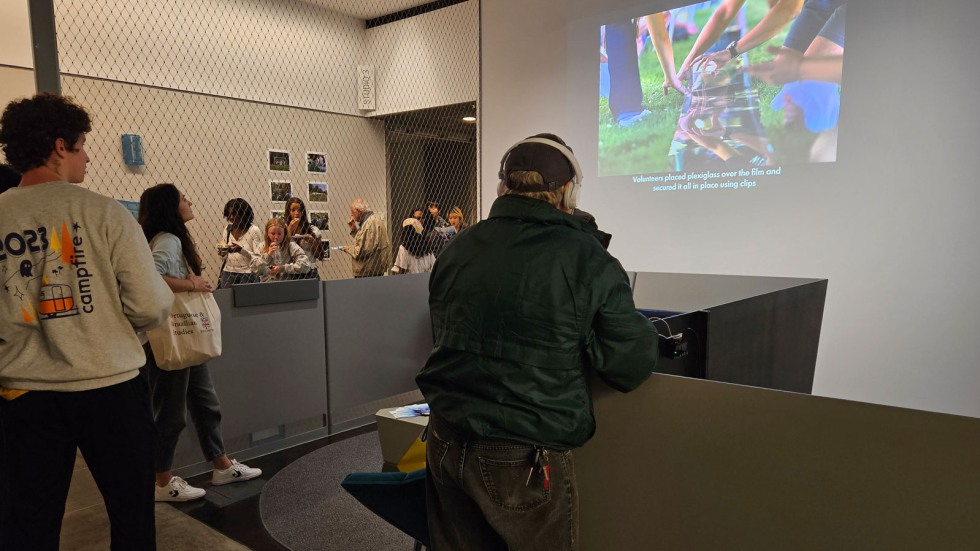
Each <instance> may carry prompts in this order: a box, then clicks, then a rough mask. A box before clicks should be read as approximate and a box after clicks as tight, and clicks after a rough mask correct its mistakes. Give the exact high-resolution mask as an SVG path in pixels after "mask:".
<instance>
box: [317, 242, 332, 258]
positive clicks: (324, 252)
mask: <svg viewBox="0 0 980 551" xmlns="http://www.w3.org/2000/svg"><path fill="white" fill-rule="evenodd" d="M320 242H321V243H322V246H321V247H320V258H319V259H318V260H330V240H329V239H321V240H320Z"/></svg>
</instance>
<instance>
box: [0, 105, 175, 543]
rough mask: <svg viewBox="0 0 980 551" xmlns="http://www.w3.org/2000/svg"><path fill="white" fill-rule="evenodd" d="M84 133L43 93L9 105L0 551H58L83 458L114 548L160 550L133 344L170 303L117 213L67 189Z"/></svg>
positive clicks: (67, 108) (141, 245)
mask: <svg viewBox="0 0 980 551" xmlns="http://www.w3.org/2000/svg"><path fill="white" fill-rule="evenodd" d="M90 130H91V121H90V119H89V115H88V113H86V111H85V109H83V108H82V107H81V106H79V105H78V104H76V103H75V102H74V101H72V100H71V99H69V98H64V97H61V96H56V95H52V94H38V95H36V96H34V97H31V98H27V99H22V100H18V101H14V102H11V103H10V104H9V105H8V106H7V107H6V109H5V110H4V112H3V115H2V117H0V147H2V148H3V152H4V155H5V156H6V158H7V162H9V163H10V164H11V166H13V168H14V169H15V170H16V171H17V172H20V173H21V174H22V178H21V182H20V185H19V186H18V187H16V188H14V189H11V190H8V191H7V192H5V193H3V194H2V195H0V213H2V215H0V244H2V249H0V282H2V286H0V430H2V436H3V439H2V440H3V448H4V449H3V457H4V461H5V465H4V466H3V468H2V469H0V482H2V484H0V488H2V489H3V492H4V495H3V496H2V497H3V499H2V500H0V501H2V502H3V503H4V504H6V505H7V507H5V510H4V511H3V512H2V513H3V514H2V518H0V549H32V550H44V549H58V544H59V534H60V531H61V519H62V516H63V514H64V506H65V500H66V498H67V496H68V487H69V484H70V482H71V477H72V471H73V468H74V464H75V454H76V448H77V449H78V450H81V452H82V456H83V457H84V458H85V462H86V464H87V465H88V468H89V470H90V471H91V473H92V476H93V477H94V478H95V481H96V483H97V484H98V486H99V490H100V491H101V492H102V497H103V499H104V501H105V506H106V510H107V512H108V514H109V521H110V523H111V537H112V548H113V549H155V547H156V540H155V524H154V517H153V503H154V502H153V490H152V485H151V482H152V481H153V477H154V475H153V441H154V428H153V418H152V416H151V413H150V397H149V393H148V388H147V383H146V380H145V379H144V378H143V377H140V376H139V368H140V367H141V366H142V365H143V364H144V363H145V362H146V358H145V356H144V354H143V348H142V346H141V344H140V337H139V336H138V335H137V333H138V332H142V331H145V330H147V329H150V328H152V327H155V326H157V325H159V324H160V323H162V322H163V321H164V320H166V319H167V317H168V315H169V312H170V306H171V304H172V303H173V293H171V292H170V289H169V288H167V285H166V284H165V283H164V282H163V280H162V279H161V278H160V276H159V275H157V272H156V269H155V268H154V264H153V258H152V257H151V256H150V249H149V246H148V245H147V243H146V240H145V239H144V238H143V233H142V232H141V231H140V227H139V225H138V224H137V223H136V220H135V219H134V218H133V215H132V214H130V213H129V211H128V210H126V209H125V208H124V207H123V206H122V205H121V204H119V202H118V201H116V200H114V199H111V198H108V197H104V196H102V195H99V194H97V193H94V192H92V191H88V190H86V189H83V188H81V187H78V186H76V185H75V184H79V183H81V182H82V180H84V178H85V170H86V166H87V165H88V162H89V157H88V154H87V153H86V152H85V139H86V134H87V133H88V132H89V131H90Z"/></svg>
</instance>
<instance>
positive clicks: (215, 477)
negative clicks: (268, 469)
mask: <svg viewBox="0 0 980 551" xmlns="http://www.w3.org/2000/svg"><path fill="white" fill-rule="evenodd" d="M260 476H262V469H254V468H252V467H249V466H248V465H245V464H242V463H239V462H238V461H237V460H235V459H232V460H231V467H228V468H227V469H215V470H214V471H213V472H212V473H211V484H214V485H215V486H220V485H222V484H231V483H232V482H244V481H246V480H252V479H253V478H258V477H260Z"/></svg>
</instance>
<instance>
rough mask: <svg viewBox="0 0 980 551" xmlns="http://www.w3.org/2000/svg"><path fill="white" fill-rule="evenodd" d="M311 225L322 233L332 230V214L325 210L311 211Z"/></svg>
mask: <svg viewBox="0 0 980 551" xmlns="http://www.w3.org/2000/svg"><path fill="white" fill-rule="evenodd" d="M310 224H313V225H314V226H316V227H318V228H320V231H327V230H329V229H330V213H329V212H327V211H325V210H311V211H310Z"/></svg>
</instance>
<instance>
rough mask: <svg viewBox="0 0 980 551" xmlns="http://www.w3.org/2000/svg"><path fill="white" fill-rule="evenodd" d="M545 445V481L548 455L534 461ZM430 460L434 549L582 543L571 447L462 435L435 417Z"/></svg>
mask: <svg viewBox="0 0 980 551" xmlns="http://www.w3.org/2000/svg"><path fill="white" fill-rule="evenodd" d="M545 451H547V455H546V460H547V464H548V465H549V466H550V468H549V470H548V477H547V481H546V477H545V476H544V475H545V473H544V469H543V465H544V463H543V461H542V462H541V463H539V462H536V461H535V457H536V456H538V457H541V456H542V455H544V452H545ZM426 461H427V467H426V469H427V472H426V502H427V507H428V519H429V522H428V524H429V539H430V542H431V545H430V549H431V550H432V551H468V550H485V549H486V550H491V549H492V550H498V549H499V550H507V549H509V550H511V551H522V550H535V551H540V550H542V549H548V550H552V549H553V550H566V549H568V550H574V549H577V548H578V547H577V546H578V490H577V486H576V482H575V467H574V464H573V462H572V452H571V451H556V450H544V449H543V448H540V447H538V448H536V447H534V446H530V445H528V444H522V443H518V442H511V441H507V440H492V439H464V438H460V437H459V436H458V435H456V434H454V432H453V431H452V429H450V428H449V427H448V426H447V425H445V423H444V422H442V421H441V420H440V419H439V418H438V417H432V418H430V421H429V429H428V438H427V441H426Z"/></svg>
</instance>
